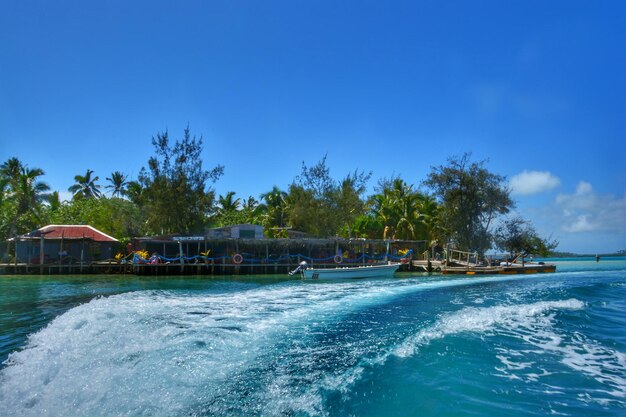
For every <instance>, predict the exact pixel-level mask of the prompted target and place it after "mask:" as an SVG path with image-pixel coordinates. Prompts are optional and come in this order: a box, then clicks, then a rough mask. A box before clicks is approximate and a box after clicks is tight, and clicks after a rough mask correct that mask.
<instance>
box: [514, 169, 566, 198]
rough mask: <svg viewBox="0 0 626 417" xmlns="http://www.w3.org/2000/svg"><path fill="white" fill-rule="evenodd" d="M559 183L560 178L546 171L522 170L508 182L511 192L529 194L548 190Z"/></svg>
mask: <svg viewBox="0 0 626 417" xmlns="http://www.w3.org/2000/svg"><path fill="white" fill-rule="evenodd" d="M559 184H561V180H560V179H559V178H558V177H555V176H554V175H552V174H551V173H549V172H548V171H526V170H524V171H522V172H521V173H519V174H517V175H514V176H513V177H512V178H511V181H510V182H509V186H510V187H511V192H512V193H513V194H521V195H530V194H537V193H541V192H544V191H549V190H551V189H553V188H555V187H557V186H558V185H559Z"/></svg>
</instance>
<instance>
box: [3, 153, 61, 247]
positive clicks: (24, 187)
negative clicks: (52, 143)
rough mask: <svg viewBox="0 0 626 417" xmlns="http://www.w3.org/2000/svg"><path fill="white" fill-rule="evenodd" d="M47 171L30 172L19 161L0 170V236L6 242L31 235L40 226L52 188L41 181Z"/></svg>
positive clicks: (14, 160)
mask: <svg viewBox="0 0 626 417" xmlns="http://www.w3.org/2000/svg"><path fill="white" fill-rule="evenodd" d="M43 175H44V171H43V170H41V169H39V168H33V169H30V168H28V167H27V166H25V165H24V164H22V162H21V161H20V160H19V159H17V158H10V159H8V160H7V161H6V162H4V163H3V164H2V165H1V166H0V191H2V197H0V212H2V214H1V215H0V221H1V222H2V223H1V224H0V233H2V235H1V236H2V237H3V238H4V239H7V238H10V237H13V236H16V235H19V234H22V233H26V232H29V231H30V230H32V229H33V228H35V227H36V226H37V225H38V224H39V223H40V222H41V217H42V214H43V203H44V201H46V200H47V199H48V197H49V194H48V193H47V192H48V191H49V189H50V187H49V186H48V185H47V184H46V183H44V182H42V181H40V180H39V177H41V176H43Z"/></svg>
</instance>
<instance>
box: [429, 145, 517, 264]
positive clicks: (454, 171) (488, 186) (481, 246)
mask: <svg viewBox="0 0 626 417" xmlns="http://www.w3.org/2000/svg"><path fill="white" fill-rule="evenodd" d="M470 157H471V154H469V153H465V154H464V155H463V156H462V157H452V158H450V159H448V164H447V165H441V166H438V167H434V168H432V170H431V172H430V173H429V174H428V177H427V179H426V181H425V182H424V184H425V185H426V186H428V187H430V188H431V189H432V190H433V191H434V194H435V195H436V196H437V197H438V198H439V199H440V202H441V204H442V212H441V216H442V223H443V224H445V226H446V229H447V230H448V236H447V237H448V238H449V239H450V241H451V242H452V243H453V244H456V245H458V247H460V248H461V249H463V250H469V251H478V252H479V253H484V252H485V251H486V250H487V249H489V248H490V247H491V243H492V242H491V241H492V232H491V229H490V228H491V226H492V222H493V221H494V219H495V218H497V217H498V216H499V215H502V214H506V213H508V212H509V210H511V209H512V208H513V207H514V203H513V200H511V198H510V196H509V194H510V192H509V190H508V189H507V188H506V186H505V178H504V177H502V176H500V175H496V174H493V173H491V172H489V171H488V170H487V169H486V168H485V167H484V164H485V162H486V161H480V162H472V161H471V160H470V159H471V158H470Z"/></svg>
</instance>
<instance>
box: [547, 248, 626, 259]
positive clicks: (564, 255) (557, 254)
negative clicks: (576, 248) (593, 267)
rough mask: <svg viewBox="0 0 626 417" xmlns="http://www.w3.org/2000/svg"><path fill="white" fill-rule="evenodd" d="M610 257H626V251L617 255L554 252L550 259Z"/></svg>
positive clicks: (621, 251) (616, 253) (618, 252)
mask: <svg viewBox="0 0 626 417" xmlns="http://www.w3.org/2000/svg"><path fill="white" fill-rule="evenodd" d="M590 256H591V257H594V256H599V257H610V256H626V249H623V250H620V251H617V252H615V253H590V254H581V253H571V252H552V253H551V254H550V258H588V257H590Z"/></svg>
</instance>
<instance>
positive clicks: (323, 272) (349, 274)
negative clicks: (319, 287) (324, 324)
mask: <svg viewBox="0 0 626 417" xmlns="http://www.w3.org/2000/svg"><path fill="white" fill-rule="evenodd" d="M400 265H401V264H400V263H399V262H388V263H386V264H381V265H365V266H348V267H338V268H308V267H307V265H306V262H302V263H301V264H300V266H299V267H298V268H297V269H296V270H294V271H292V272H291V273H290V275H293V274H294V273H297V272H299V273H300V274H301V275H302V278H304V279H354V278H373V277H376V278H390V277H392V276H393V274H394V273H395V272H396V271H397V270H398V268H399V267H400Z"/></svg>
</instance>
